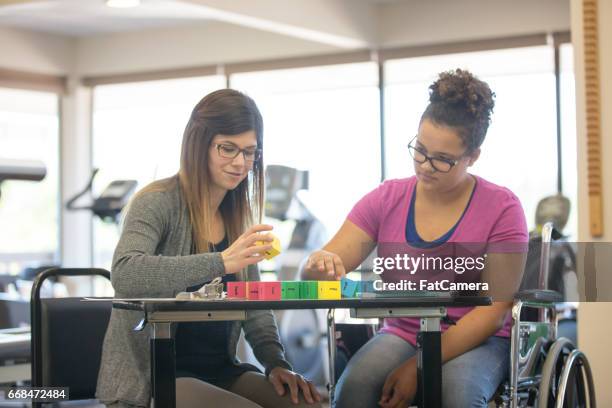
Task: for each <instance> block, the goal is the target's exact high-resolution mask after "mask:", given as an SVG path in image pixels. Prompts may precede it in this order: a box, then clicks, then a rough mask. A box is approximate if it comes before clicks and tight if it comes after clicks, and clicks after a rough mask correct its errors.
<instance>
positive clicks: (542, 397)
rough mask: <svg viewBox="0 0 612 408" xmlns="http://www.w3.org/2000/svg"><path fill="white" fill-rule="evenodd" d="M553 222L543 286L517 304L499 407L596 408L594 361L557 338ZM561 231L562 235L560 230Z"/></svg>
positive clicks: (544, 251)
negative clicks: (551, 276) (551, 268)
mask: <svg viewBox="0 0 612 408" xmlns="http://www.w3.org/2000/svg"><path fill="white" fill-rule="evenodd" d="M555 233H556V231H555V230H554V227H553V224H552V223H547V224H545V225H544V227H543V228H542V244H541V245H542V247H541V252H540V267H539V276H538V288H540V289H526V290H522V291H520V292H519V293H518V294H517V295H516V296H515V300H514V304H513V307H512V334H511V338H510V342H511V343H510V353H511V355H510V372H509V377H508V378H509V380H508V381H507V382H505V383H503V384H502V385H500V387H499V389H498V392H497V394H496V395H495V397H494V399H493V401H492V402H493V403H494V405H493V406H496V407H499V408H523V407H534V408H551V407H554V408H563V407H572V408H573V407H593V408H594V407H596V401H595V389H594V385H593V375H592V372H591V368H590V365H589V361H588V359H587V358H586V356H585V355H584V353H583V352H581V351H580V350H579V349H577V348H576V346H575V345H574V344H573V343H572V341H570V340H569V339H567V338H564V337H557V329H558V323H559V314H558V308H559V306H560V305H561V304H562V303H563V296H562V295H561V294H560V293H558V292H556V291H553V290H548V289H545V288H546V287H548V282H549V279H548V276H549V265H550V248H551V242H552V240H553V235H554V234H555ZM558 235H560V234H558Z"/></svg>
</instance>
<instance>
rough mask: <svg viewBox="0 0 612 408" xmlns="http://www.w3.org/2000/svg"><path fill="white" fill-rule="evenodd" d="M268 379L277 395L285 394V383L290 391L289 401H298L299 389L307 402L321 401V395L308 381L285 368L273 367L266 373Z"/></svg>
mask: <svg viewBox="0 0 612 408" xmlns="http://www.w3.org/2000/svg"><path fill="white" fill-rule="evenodd" d="M268 381H270V382H271V383H272V385H273V386H274V389H275V390H276V392H277V393H278V395H285V384H287V386H288V387H289V392H290V393H291V401H292V402H293V403H294V404H297V403H298V402H299V399H298V395H299V390H302V394H304V399H305V400H306V402H307V403H309V404H314V402H315V401H316V402H320V401H321V395H319V392H318V391H317V389H316V388H315V386H314V385H313V384H312V383H311V382H310V381H308V380H306V379H305V378H304V377H302V376H301V375H299V374H297V373H294V372H293V371H289V370H287V369H286V368H282V367H275V368H273V369H272V370H271V371H270V374H269V375H268Z"/></svg>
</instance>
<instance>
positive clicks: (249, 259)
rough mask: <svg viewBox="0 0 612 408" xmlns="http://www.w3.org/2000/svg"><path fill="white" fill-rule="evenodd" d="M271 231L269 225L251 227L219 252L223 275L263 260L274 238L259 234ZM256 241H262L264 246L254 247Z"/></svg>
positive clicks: (269, 235)
mask: <svg viewBox="0 0 612 408" xmlns="http://www.w3.org/2000/svg"><path fill="white" fill-rule="evenodd" d="M271 230H272V226H271V225H265V224H259V225H253V226H252V227H251V228H249V229H248V230H247V231H246V232H245V233H244V234H242V235H241V236H239V237H238V239H237V240H236V241H234V242H233V243H232V245H230V246H229V248H227V249H226V250H225V251H223V252H221V257H222V258H223V265H224V266H225V273H226V274H232V273H237V272H240V271H241V270H242V269H244V268H246V267H247V266H249V265H253V264H256V263H258V262H260V261H262V260H263V259H264V258H265V252H266V251H269V250H270V249H272V245H270V243H271V242H272V241H273V240H274V237H272V235H271V234H261V232H264V231H271ZM258 241H263V242H264V245H256V242H258Z"/></svg>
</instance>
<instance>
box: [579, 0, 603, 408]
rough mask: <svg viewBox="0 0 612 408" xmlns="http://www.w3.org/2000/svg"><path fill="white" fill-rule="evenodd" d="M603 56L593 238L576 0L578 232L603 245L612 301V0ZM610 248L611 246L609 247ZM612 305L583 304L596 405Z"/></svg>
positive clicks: (582, 336)
mask: <svg viewBox="0 0 612 408" xmlns="http://www.w3.org/2000/svg"><path fill="white" fill-rule="evenodd" d="M598 3H599V41H600V44H599V58H600V69H599V75H600V82H601V88H600V94H601V134H602V140H601V142H602V145H601V153H602V161H603V166H602V168H603V205H604V207H603V213H604V236H603V237H602V238H600V239H594V238H592V237H591V235H590V232H589V201H588V191H587V161H586V146H587V145H586V123H585V97H584V94H585V83H584V62H583V58H584V57H583V49H584V47H583V27H582V1H581V0H571V23H572V42H573V45H574V66H575V72H576V100H577V107H576V109H577V110H576V125H577V133H578V196H579V202H578V229H579V230H578V236H579V240H580V241H582V242H590V241H595V242H598V244H596V245H601V247H600V249H604V250H599V251H597V253H596V262H595V264H596V269H597V274H596V275H595V276H594V278H596V284H595V287H596V289H597V298H598V299H600V300H601V299H606V300H609V299H612V283H611V276H612V274H610V271H611V269H612V252H611V251H609V249H610V248H609V245H612V163H611V161H612V1H610V0H600V1H599V2H598ZM605 249H607V250H605ZM611 315H612V303H605V302H601V301H600V302H597V303H595V302H591V303H581V304H580V309H579V318H578V342H579V344H580V348H581V349H583V350H584V351H585V352H586V354H587V356H589V357H590V361H591V365H592V368H593V372H594V376H595V384H596V394H597V398H598V400H597V403H598V405H599V406H600V407H610V406H612V388H611V387H610V378H612V353H611V352H610V349H609V346H608V342H609V340H610V338H612V325H611V324H610V316H611Z"/></svg>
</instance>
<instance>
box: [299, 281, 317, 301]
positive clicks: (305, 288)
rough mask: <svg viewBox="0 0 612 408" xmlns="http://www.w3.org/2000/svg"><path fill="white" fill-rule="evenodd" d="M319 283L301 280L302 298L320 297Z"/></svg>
mask: <svg viewBox="0 0 612 408" xmlns="http://www.w3.org/2000/svg"><path fill="white" fill-rule="evenodd" d="M318 298H319V285H318V283H317V281H302V282H300V299H318Z"/></svg>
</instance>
